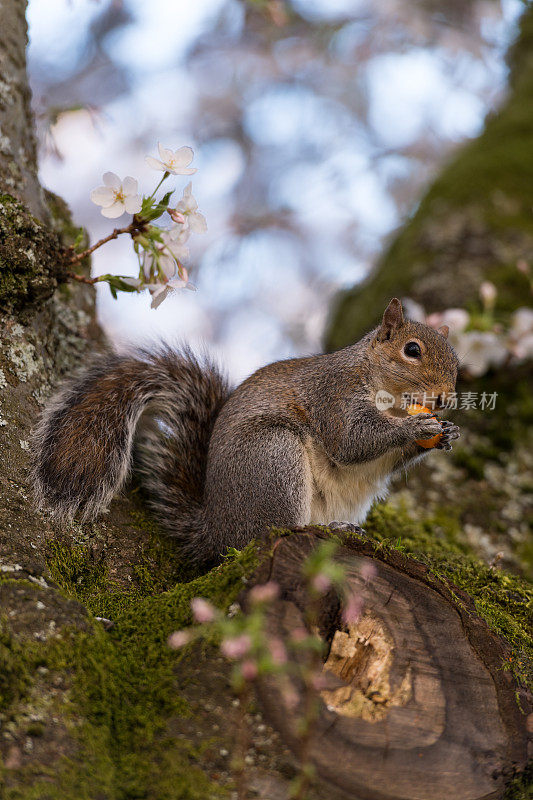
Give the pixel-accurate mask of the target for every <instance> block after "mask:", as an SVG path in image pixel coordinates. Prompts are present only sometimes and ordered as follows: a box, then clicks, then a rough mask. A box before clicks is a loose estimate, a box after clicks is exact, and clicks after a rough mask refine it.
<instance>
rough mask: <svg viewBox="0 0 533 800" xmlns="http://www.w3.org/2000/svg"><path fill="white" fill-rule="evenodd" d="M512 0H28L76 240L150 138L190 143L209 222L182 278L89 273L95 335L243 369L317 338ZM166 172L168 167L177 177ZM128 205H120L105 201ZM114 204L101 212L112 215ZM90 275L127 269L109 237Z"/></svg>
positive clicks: (497, 42)
mask: <svg viewBox="0 0 533 800" xmlns="http://www.w3.org/2000/svg"><path fill="white" fill-rule="evenodd" d="M522 10H523V4H522V3H521V2H519V0H503V2H497V0H479V1H477V2H476V1H472V2H469V1H467V0H417V1H416V2H415V1H414V0H378V2H370V1H369V0H292V2H290V3H286V4H284V3H281V2H278V1H277V0H270V1H268V0H265V1H264V2H243V1H241V0H195V2H193V3H191V2H187V1H186V0H150V2H146V0H47V2H46V3H44V2H42V0H30V3H29V11H28V21H29V26H30V46H29V52H28V58H29V73H30V80H31V85H32V90H33V103H34V108H35V112H36V117H37V124H38V134H39V142H40V171H41V181H42V183H43V184H44V185H45V186H47V187H48V188H50V189H51V190H52V191H54V192H56V193H57V194H59V195H61V196H62V197H63V198H65V200H67V202H68V203H69V205H70V206H71V209H72V211H73V214H74V218H75V220H76V222H77V223H78V224H80V225H83V226H85V227H86V228H87V229H88V231H89V233H90V236H91V240H92V241H95V240H96V239H97V238H100V236H103V235H105V234H106V233H108V232H109V231H110V230H111V228H112V227H113V223H112V222H110V221H109V220H105V219H104V218H103V217H102V216H101V215H100V212H99V209H98V208H97V207H96V206H94V205H93V204H92V203H91V202H90V200H89V192H90V190H91V189H92V188H94V187H95V186H97V185H98V184H100V183H101V175H102V173H103V172H105V171H108V170H111V171H114V172H116V173H118V174H119V175H121V177H123V176H124V175H132V176H134V177H136V178H138V179H139V182H140V185H141V190H144V191H147V192H148V193H149V192H151V190H152V189H153V187H154V186H155V181H156V180H157V177H156V173H154V172H153V171H152V170H150V168H148V167H147V166H146V164H145V162H144V157H145V155H146V154H155V153H156V146H157V142H158V141H161V142H162V143H163V144H164V145H165V146H167V147H172V148H176V147H178V146H180V145H183V144H189V145H191V146H192V147H193V148H194V150H195V154H196V155H195V166H197V167H198V170H199V171H198V173H197V174H196V175H195V176H194V177H193V190H194V193H195V195H196V197H197V199H198V201H199V204H200V209H201V211H203V212H204V213H205V215H206V216H207V221H208V226H209V230H208V233H207V234H206V235H204V236H202V237H200V236H198V237H194V238H193V239H192V240H191V250H192V253H191V260H190V263H189V266H190V272H191V279H192V281H193V282H194V284H195V285H196V286H197V287H198V291H197V292H196V293H191V292H182V293H180V294H175V295H173V296H172V297H170V298H169V299H167V300H166V301H165V303H163V305H162V306H161V307H160V308H159V309H157V310H156V311H153V310H151V309H150V298H149V296H148V294H147V293H144V294H142V295H139V296H136V295H129V294H128V295H119V298H118V300H113V299H112V297H111V295H110V293H109V289H108V287H107V286H105V285H100V286H98V287H97V290H98V304H99V313H100V318H101V321H102V323H103V325H104V327H105V329H106V330H107V332H108V334H109V337H110V339H111V340H112V341H113V342H114V343H115V344H117V345H118V346H120V344H121V343H123V342H139V341H145V340H146V339H147V338H153V337H156V336H159V335H163V336H165V337H167V338H171V339H173V338H184V339H186V340H188V341H190V342H192V343H193V344H194V345H200V344H203V343H205V344H207V345H208V346H209V347H210V349H213V350H215V351H216V352H217V353H218V354H219V356H220V357H221V359H222V360H223V361H224V363H225V364H226V365H227V366H228V368H229V371H230V374H231V375H232V376H233V377H234V378H236V379H239V378H242V377H244V376H245V375H247V374H249V373H250V372H252V371H253V370H254V369H256V368H257V367H258V366H260V365H261V364H264V363H266V362H268V361H271V360H275V359H277V358H284V357H288V356H291V355H297V354H303V353H309V352H313V351H317V350H320V349H321V346H322V337H323V333H324V329H325V325H326V321H327V316H328V309H329V307H330V303H331V299H332V297H333V296H334V295H335V293H336V292H337V291H338V290H339V289H340V288H343V287H347V286H351V285H353V284H355V283H357V282H358V281H361V280H362V279H363V278H364V277H365V276H366V275H367V274H368V272H369V270H371V268H372V265H373V263H374V262H375V260H376V258H377V256H378V254H379V253H380V251H381V250H382V248H383V246H384V243H385V241H386V240H387V237H390V236H391V234H392V232H393V231H394V230H395V229H396V228H397V227H398V226H399V225H401V224H402V222H403V221H405V219H406V218H407V217H408V216H409V215H410V214H412V213H413V211H414V210H415V209H416V206H417V202H418V201H419V199H420V197H421V195H422V193H423V190H424V187H426V186H427V185H428V183H429V182H430V181H431V178H432V177H433V176H434V175H435V174H436V173H437V172H438V170H439V169H440V168H441V167H442V165H443V162H444V161H445V160H446V159H448V158H449V157H450V155H451V153H452V152H453V151H454V149H455V148H457V147H458V146H459V145H460V144H461V143H462V142H464V141H465V140H466V139H468V138H471V137H475V136H476V135H477V134H478V133H479V132H480V130H481V129H482V126H483V121H484V119H485V117H486V115H487V114H488V113H490V112H491V110H493V109H495V108H497V107H498V105H499V104H500V103H501V102H502V99H503V95H504V92H505V85H506V76H507V68H506V65H505V61H504V54H505V50H506V48H507V46H508V44H509V42H510V41H511V40H512V38H513V37H514V35H515V33H516V26H517V21H518V18H519V16H520V13H521V12H522ZM185 183H186V179H185V178H177V179H175V180H174V184H175V185H176V186H177V187H178V189H179V190H180V191H179V192H178V193H177V194H178V195H179V194H180V193H181V188H182V187H183V186H184V185H185ZM123 220H124V221H126V220H127V218H126V217H124V218H123ZM119 222H120V220H119ZM93 271H94V274H95V275H96V274H102V273H105V272H114V273H119V274H124V275H128V274H129V275H134V274H136V272H137V262H136V259H135V256H134V254H133V251H132V248H131V242H130V241H129V240H128V239H126V237H122V239H119V240H117V241H115V242H112V243H110V244H109V245H107V246H105V247H104V248H103V249H102V250H101V251H98V252H97V253H96V254H95V255H94V259H93Z"/></svg>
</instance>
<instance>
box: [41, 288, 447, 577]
mask: <svg viewBox="0 0 533 800" xmlns="http://www.w3.org/2000/svg"><path fill="white" fill-rule="evenodd" d="M447 336H448V329H447V327H446V326H443V327H442V328H440V329H439V330H438V331H437V330H435V329H433V328H430V327H428V326H427V325H424V324H422V323H419V322H414V321H410V320H406V319H404V316H403V311H402V306H401V303H400V301H399V300H398V299H397V298H394V299H392V300H391V302H390V303H389V305H388V306H387V308H386V309H385V312H384V314H383V318H382V321H381V323H380V325H379V326H378V327H377V328H375V329H374V330H372V331H370V333H367V334H366V335H365V336H363V338H362V339H361V340H360V341H358V342H356V343H355V344H352V345H349V346H348V347H345V348H343V349H342V350H338V351H336V352H333V353H327V354H321V355H314V356H310V357H302V358H293V359H290V360H286V361H278V362H276V363H273V364H269V365H268V366H265V367H263V368H261V369H259V370H257V372H255V373H254V374H253V375H251V376H250V377H249V378H247V379H246V380H245V381H244V382H243V383H241V384H240V385H239V386H237V388H235V389H232V388H231V386H230V384H229V383H228V381H227V379H226V378H225V377H224V376H223V375H222V374H221V372H220V371H219V369H218V368H217V367H216V365H215V364H214V363H213V362H212V361H211V360H209V359H208V358H204V359H203V360H202V361H201V360H199V359H197V358H196V357H195V356H194V355H193V354H192V353H191V351H190V350H189V349H188V348H180V349H172V348H171V347H169V346H168V345H161V346H159V347H158V348H157V349H155V350H153V351H149V350H146V349H144V350H142V349H141V350H137V351H135V352H134V353H133V354H131V355H118V354H108V355H104V356H101V357H100V358H99V359H97V360H96V362H95V363H94V364H93V365H92V366H90V367H89V368H88V369H87V370H86V371H85V372H83V373H82V374H81V376H79V377H77V378H74V379H71V380H70V381H69V382H68V383H67V384H66V385H65V387H64V388H63V389H62V390H61V391H60V393H59V394H58V395H57V396H56V397H55V398H54V399H53V400H52V401H51V402H50V404H49V405H48V407H47V408H46V409H45V411H44V412H43V415H42V418H41V420H40V422H39V424H38V426H37V429H36V432H35V434H34V439H33V446H32V449H33V468H32V469H33V475H32V477H33V482H34V487H35V492H36V497H37V500H38V503H39V505H40V506H41V507H46V508H48V509H49V510H51V511H52V512H53V513H55V515H56V516H59V517H63V518H67V519H71V518H73V516H74V515H75V514H78V515H79V517H80V518H81V519H82V520H89V519H92V518H94V517H95V516H96V515H97V514H98V513H100V512H102V511H104V510H105V509H106V507H107V505H108V503H109V502H110V500H111V499H112V497H113V495H115V494H116V493H117V491H118V490H119V489H120V488H121V487H122V486H123V485H124V483H125V482H126V479H127V477H128V475H129V473H130V470H131V467H132V465H133V468H134V471H135V473H136V474H137V475H138V476H139V478H140V482H141V485H142V486H143V488H144V489H145V490H146V491H147V496H148V503H149V505H150V507H151V509H152V511H153V512H154V514H155V517H156V518H157V520H158V522H159V523H160V524H161V526H162V527H163V529H164V530H165V531H166V532H167V533H168V534H170V535H171V536H173V537H176V538H177V540H178V542H179V545H180V549H181V550H182V551H183V553H184V555H185V556H186V557H188V558H189V559H191V560H192V561H193V562H196V563H198V564H204V563H205V564H212V563H215V562H217V561H218V560H220V558H221V557H222V555H223V554H224V553H225V552H226V549H227V548H228V547H234V548H237V549H242V547H244V546H245V545H246V544H248V543H249V542H250V541H251V540H252V539H254V538H257V537H260V536H261V535H262V534H264V533H266V532H267V531H268V529H269V528H270V527H272V526H276V527H286V528H287V527H288V528H293V527H299V526H304V525H308V524H310V523H321V524H328V521H331V520H336V519H342V520H345V519H346V520H349V521H350V522H352V523H362V522H363V521H364V519H365V516H366V514H367V512H368V511H369V509H370V507H371V505H372V503H373V502H374V500H375V499H382V498H384V497H385V496H386V494H387V488H388V484H389V481H390V478H391V476H392V475H393V474H394V473H396V472H398V471H400V470H403V469H406V468H407V467H409V466H411V465H413V464H414V463H416V462H417V461H419V460H420V459H422V458H424V457H427V455H428V453H429V452H430V451H429V450H427V449H424V448H422V447H421V446H419V445H418V444H417V443H416V440H417V439H428V438H430V437H434V436H435V435H436V434H439V433H440V434H442V437H441V439H440V442H439V444H438V445H437V447H438V449H441V450H449V449H451V442H452V441H453V440H454V439H456V438H457V437H458V436H459V429H458V427H457V426H456V425H454V424H452V422H450V421H448V420H444V421H439V420H437V419H436V418H435V417H434V416H432V415H431V414H428V413H421V414H417V415H416V416H408V415H407V412H406V411H402V410H401V406H402V397H404V396H405V394H406V393H407V394H413V393H421V392H430V393H432V394H433V395H434V396H436V398H437V403H436V406H437V407H442V398H443V397H444V395H445V394H448V393H449V392H452V391H453V390H454V388H455V381H456V377H457V369H458V360H457V357H456V355H455V353H454V351H453V349H452V347H451V346H450V344H449V342H448V341H447ZM380 390H385V391H386V392H388V393H389V395H392V397H393V398H394V404H393V405H392V408H388V409H386V410H382V409H380V408H379V407H378V406H377V405H376V394H377V393H378V392H380ZM335 524H336V525H337V527H338V526H339V525H340V523H335Z"/></svg>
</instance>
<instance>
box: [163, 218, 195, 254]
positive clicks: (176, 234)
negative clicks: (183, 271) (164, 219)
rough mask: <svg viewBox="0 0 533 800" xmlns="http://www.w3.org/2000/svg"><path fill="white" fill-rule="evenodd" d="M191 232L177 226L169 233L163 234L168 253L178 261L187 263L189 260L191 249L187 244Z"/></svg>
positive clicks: (181, 226)
mask: <svg viewBox="0 0 533 800" xmlns="http://www.w3.org/2000/svg"><path fill="white" fill-rule="evenodd" d="M190 235H191V232H190V230H189V229H188V228H184V227H183V225H175V226H174V227H173V228H171V229H170V230H169V231H168V232H165V233H163V235H162V237H161V238H162V239H163V243H164V245H165V247H166V249H167V250H168V251H170V252H171V253H172V255H173V256H174V258H175V259H176V260H177V261H187V259H188V258H189V248H188V247H186V246H185V242H186V241H187V240H188V239H189V236H190Z"/></svg>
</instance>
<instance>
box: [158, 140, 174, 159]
mask: <svg viewBox="0 0 533 800" xmlns="http://www.w3.org/2000/svg"><path fill="white" fill-rule="evenodd" d="M157 149H158V150H159V157H160V158H161V161H167V162H168V161H169V160H170V159H171V158H172V157H173V155H174V153H173V152H172V150H168V149H167V148H166V147H163V145H162V144H161V142H158V143H157Z"/></svg>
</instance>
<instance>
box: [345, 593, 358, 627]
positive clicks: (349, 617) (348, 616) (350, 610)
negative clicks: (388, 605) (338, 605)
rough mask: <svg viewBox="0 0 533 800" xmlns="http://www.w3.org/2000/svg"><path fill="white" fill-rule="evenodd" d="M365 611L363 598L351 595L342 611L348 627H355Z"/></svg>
mask: <svg viewBox="0 0 533 800" xmlns="http://www.w3.org/2000/svg"><path fill="white" fill-rule="evenodd" d="M362 611H363V598H362V597H361V596H360V595H358V594H351V595H350V596H349V597H348V600H347V601H346V603H345V605H344V608H343V609H342V618H343V620H344V622H345V623H346V625H355V623H356V622H358V621H359V619H360V617H361V613H362Z"/></svg>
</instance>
